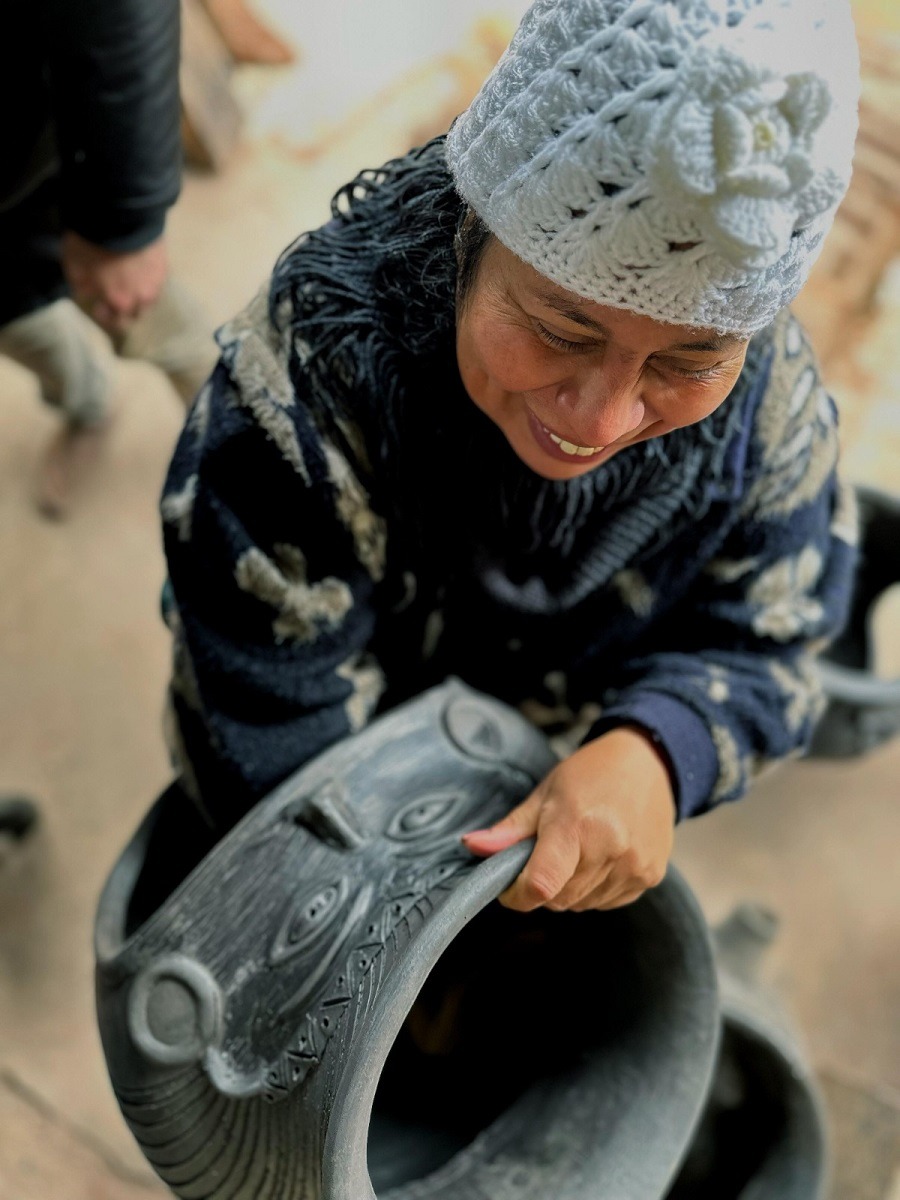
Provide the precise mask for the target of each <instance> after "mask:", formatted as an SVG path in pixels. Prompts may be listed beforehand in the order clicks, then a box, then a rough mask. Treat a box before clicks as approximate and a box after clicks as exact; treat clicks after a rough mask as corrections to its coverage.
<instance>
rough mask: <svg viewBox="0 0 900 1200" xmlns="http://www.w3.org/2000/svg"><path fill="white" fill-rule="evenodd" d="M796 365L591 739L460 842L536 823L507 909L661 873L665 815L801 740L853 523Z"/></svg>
mask: <svg viewBox="0 0 900 1200" xmlns="http://www.w3.org/2000/svg"><path fill="white" fill-rule="evenodd" d="M788 328H789V330H791V331H792V332H790V333H789V335H788V336H789V337H791V338H793V339H796V336H797V334H796V326H789V327H788ZM795 357H796V358H797V360H798V361H797V362H795V363H786V360H782V361H781V362H780V364H779V366H778V368H777V369H776V370H775V371H774V372H773V382H772V385H771V388H770V393H769V395H768V396H767V398H766V401H765V402H764V405H763V407H762V409H761V412H760V418H759V421H758V422H757V426H758V427H757V431H756V436H757V439H758V443H759V451H760V453H759V457H760V463H761V465H760V467H759V469H758V471H757V473H756V474H755V476H754V478H753V480H752V481H751V482H750V483H749V486H748V487H747V490H746V492H745V496H744V500H743V503H742V505H741V507H740V510H739V512H738V513H737V520H736V521H735V523H734V525H733V527H732V529H731V532H730V534H729V535H728V537H727V538H726V539H725V541H724V543H723V545H722V548H721V551H720V553H719V554H718V555H717V556H716V558H715V559H714V560H713V561H711V562H709V563H707V564H706V566H705V568H704V570H703V571H702V573H701V575H700V578H699V581H698V583H697V584H696V586H695V587H694V588H693V589H692V590H691V591H690V592H689V593H688V594H687V595H686V597H685V598H684V599H683V600H682V601H681V602H680V603H679V604H677V605H676V606H675V607H674V608H673V609H672V611H670V612H669V613H668V614H667V616H666V618H665V619H664V621H663V622H662V623H661V624H660V625H659V627H658V628H657V629H656V631H655V633H654V636H653V639H652V641H651V642H650V643H649V644H648V645H647V647H646V650H645V652H644V653H642V654H641V655H640V657H636V658H634V659H633V660H631V661H627V662H626V663H625V664H624V666H623V667H622V669H621V671H620V672H619V673H618V676H617V679H616V681H615V687H614V688H612V689H607V691H606V693H605V695H604V699H605V705H604V712H603V715H602V717H601V718H600V720H599V721H598V722H597V723H596V724H595V725H594V727H593V728H592V730H591V732H590V734H589V736H588V740H587V742H586V744H585V745H584V746H583V747H582V748H581V749H579V750H576V751H575V753H574V754H573V755H571V756H570V757H569V758H568V759H566V760H564V762H562V763H561V764H560V766H559V767H558V768H556V769H555V771H554V772H552V773H551V775H550V776H549V777H548V779H547V780H545V781H544V783H543V784H542V785H541V787H540V788H538V789H537V790H536V792H535V793H534V794H533V795H532V796H531V797H529V798H528V800H526V802H525V804H524V805H523V806H522V807H521V808H520V809H517V810H515V811H514V812H513V813H511V814H510V815H509V817H507V819H506V821H505V822H501V823H500V825H499V826H497V827H494V829H492V830H491V831H486V832H485V831H479V833H478V835H477V836H476V837H475V838H474V840H473V839H471V838H470V839H467V840H468V844H469V845H470V847H471V848H472V849H473V850H475V851H476V852H478V853H493V852H495V851H496V850H498V849H501V848H502V847H503V846H504V845H508V844H510V843H511V842H513V841H518V840H520V838H521V837H527V836H531V835H533V834H535V833H537V835H538V848H537V850H536V851H535V853H534V854H533V855H532V858H531V861H530V862H529V864H528V867H526V869H525V871H523V873H522V875H521V876H520V877H519V879H518V880H517V881H516V884H515V885H514V887H513V888H512V889H511V890H510V892H509V893H507V895H506V897H505V899H506V901H507V902H508V903H510V904H511V905H512V906H513V907H517V908H530V907H535V906H536V905H537V904H541V903H548V904H549V906H551V907H563V908H568V907H575V908H581V907H613V906H615V905H616V904H619V903H627V902H628V901H630V900H632V899H635V898H636V897H637V896H638V895H640V893H641V892H642V891H643V890H644V889H645V888H646V887H648V886H652V884H653V883H654V882H658V881H659V879H660V878H662V875H663V873H664V871H665V865H666V862H667V859H668V855H669V852H670V849H671V830H672V825H673V823H674V821H675V819H676V817H680V818H685V817H691V816H695V815H697V814H699V813H702V812H706V811H707V810H708V809H710V808H712V807H713V806H715V805H716V804H719V803H721V802H723V801H729V800H735V799H737V798H738V797H740V796H741V795H743V793H744V792H745V790H746V788H747V786H748V784H749V783H750V781H751V780H752V779H753V778H755V777H756V776H757V775H758V774H759V773H760V772H761V771H762V770H763V769H765V768H766V767H767V766H769V765H771V764H772V763H775V762H777V761H779V760H781V759H784V758H786V757H788V756H790V755H792V754H795V753H798V752H800V751H802V749H803V748H804V747H805V746H806V744H807V743H808V741H809V738H810V736H811V734H812V731H813V729H814V726H815V722H816V720H817V718H818V716H819V714H820V711H821V688H820V684H819V681H818V678H817V673H816V670H815V665H814V655H815V652H816V651H817V650H819V649H821V648H822V647H823V646H824V645H825V644H826V643H827V641H828V640H829V639H830V638H831V637H833V636H834V635H835V633H836V632H837V631H838V630H839V628H840V627H841V625H842V623H843V621H844V619H845V617H846V613H847V609H848V605H849V601H850V594H851V578H852V570H853V563H854V558H855V554H854V542H855V532H856V530H855V520H854V518H853V502H852V492H851V490H850V489H849V488H846V487H843V486H842V485H841V484H840V483H839V482H838V480H837V478H836V476H835V473H834V463H835V458H836V453H837V438H836V418H835V413H834V408H833V405H832V404H831V402H830V400H829V399H828V397H827V395H826V394H825V392H824V390H823V389H822V387H821V385H820V384H819V382H818V380H817V378H816V377H815V375H814V368H813V367H812V365H811V364H810V363H809V362H808V361H807V362H806V365H804V362H803V361H799V360H800V359H801V357H802V356H801V354H800V353H799V352H798V353H797V354H796V356H795ZM789 366H792V367H793V369H791V370H789V369H788V367H789ZM810 372H813V373H812V374H811V373H810Z"/></svg>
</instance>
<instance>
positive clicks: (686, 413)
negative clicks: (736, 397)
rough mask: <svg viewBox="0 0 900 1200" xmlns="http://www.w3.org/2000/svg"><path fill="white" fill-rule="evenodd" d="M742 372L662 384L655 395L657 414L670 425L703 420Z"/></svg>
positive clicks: (713, 410) (718, 403)
mask: <svg viewBox="0 0 900 1200" xmlns="http://www.w3.org/2000/svg"><path fill="white" fill-rule="evenodd" d="M739 374H740V371H735V372H734V373H733V374H730V375H729V376H728V377H727V378H726V379H715V380H707V381H702V380H689V379H686V380H683V381H679V382H678V383H674V384H670V385H668V386H665V387H663V388H662V389H661V390H660V391H659V392H658V393H657V395H656V396H655V397H654V398H653V407H654V409H655V411H656V416H657V417H658V418H659V419H660V420H662V421H664V422H665V423H666V425H667V426H668V427H669V428H670V429H680V428H682V427H683V426H685V425H694V424H696V423H697V421H702V420H703V419H704V417H708V416H709V415H710V413H713V412H715V411H716V409H717V408H718V407H719V405H720V404H722V403H723V402H724V401H725V400H726V399H727V397H728V395H729V393H730V392H731V389H732V388H733V387H734V385H735V383H736V382H737V378H738V375H739Z"/></svg>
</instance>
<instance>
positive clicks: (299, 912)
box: [269, 878, 350, 963]
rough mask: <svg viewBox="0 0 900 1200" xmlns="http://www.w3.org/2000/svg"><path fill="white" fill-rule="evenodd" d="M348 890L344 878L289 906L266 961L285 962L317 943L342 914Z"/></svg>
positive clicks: (348, 885) (310, 893)
mask: <svg viewBox="0 0 900 1200" xmlns="http://www.w3.org/2000/svg"><path fill="white" fill-rule="evenodd" d="M349 891H350V884H349V882H348V881H347V879H346V878H343V879H338V880H336V881H335V882H334V883H330V884H328V885H327V886H326V887H321V888H317V889H316V890H315V891H314V892H307V893H306V895H305V896H303V897H302V899H300V900H299V901H296V902H295V903H294V904H292V905H291V907H290V908H289V909H288V911H287V914H286V916H285V918H284V920H283V921H282V923H281V927H280V928H279V930H278V933H277V934H276V935H275V941H274V942H273V943H272V950H271V952H270V954H269V961H270V962H272V963H279V962H284V960H285V959H286V958H291V957H292V956H293V955H295V954H299V953H300V952H301V950H305V949H306V948H307V947H308V946H309V945H311V943H313V942H315V941H317V940H318V939H319V938H320V937H321V936H322V934H323V933H324V932H325V930H326V929H328V928H329V927H330V925H331V923H332V921H334V919H335V918H336V917H337V916H338V914H339V913H341V912H342V911H343V909H344V906H345V904H346V901H347V895H348V893H349Z"/></svg>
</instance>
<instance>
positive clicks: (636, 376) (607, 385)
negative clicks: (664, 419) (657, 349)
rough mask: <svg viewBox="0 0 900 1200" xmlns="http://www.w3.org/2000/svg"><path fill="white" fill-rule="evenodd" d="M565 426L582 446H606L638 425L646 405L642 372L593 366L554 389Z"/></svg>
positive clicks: (626, 434)
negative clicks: (576, 435)
mask: <svg viewBox="0 0 900 1200" xmlns="http://www.w3.org/2000/svg"><path fill="white" fill-rule="evenodd" d="M555 400H556V406H557V408H558V409H559V411H560V414H561V415H562V414H565V417H564V419H565V427H566V430H567V431H571V433H572V434H573V436H574V435H575V434H576V433H577V434H578V440H579V444H580V445H582V446H609V445H611V444H612V443H613V442H617V441H620V440H621V439H622V438H626V437H627V436H628V435H629V434H630V433H633V432H634V430H635V429H638V428H639V427H640V424H641V422H642V421H643V420H644V414H645V412H646V405H645V403H644V398H643V395H642V384H641V372H640V370H639V369H630V368H628V367H625V366H622V365H612V364H609V365H607V364H606V363H604V364H603V365H602V366H598V367H594V368H592V369H591V370H590V372H588V373H585V374H584V375H581V376H577V377H574V378H572V379H569V380H566V381H565V382H564V383H562V384H560V385H559V387H558V388H557V392H556V398H555Z"/></svg>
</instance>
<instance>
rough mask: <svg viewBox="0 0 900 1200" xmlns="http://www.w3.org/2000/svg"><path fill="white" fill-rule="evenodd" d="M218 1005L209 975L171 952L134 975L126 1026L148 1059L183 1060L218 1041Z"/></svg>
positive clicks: (198, 1055) (179, 1062) (217, 992)
mask: <svg viewBox="0 0 900 1200" xmlns="http://www.w3.org/2000/svg"><path fill="white" fill-rule="evenodd" d="M222 1009H223V1004H222V994H221V992H220V990H219V987H218V984H217V983H216V981H215V980H214V979H213V977H212V975H210V973H209V972H208V971H207V970H206V969H205V968H204V967H202V966H200V964H199V963H197V962H194V961H193V959H190V958H187V957H186V956H185V955H182V954H171V955H168V956H167V957H165V958H161V959H158V960H157V961H156V962H154V963H152V964H151V965H150V966H148V967H147V968H146V969H145V970H143V971H142V972H141V973H140V974H139V975H138V976H137V978H136V979H135V981H134V983H133V985H132V987H131V992H130V994H129V997H128V1013H127V1021H128V1031H129V1033H130V1035H131V1039H132V1041H133V1042H134V1045H135V1046H136V1048H137V1049H138V1050H139V1051H140V1052H141V1054H143V1056H144V1057H145V1058H146V1059H148V1060H149V1061H150V1062H152V1063H156V1064H158V1065H160V1066H184V1065H186V1064H188V1063H192V1062H196V1061H197V1060H198V1059H200V1058H202V1057H203V1055H204V1054H205V1053H206V1051H207V1050H208V1049H209V1048H210V1046H214V1045H216V1044H217V1043H218V1041H219V1040H220V1038H221V1035H222Z"/></svg>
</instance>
